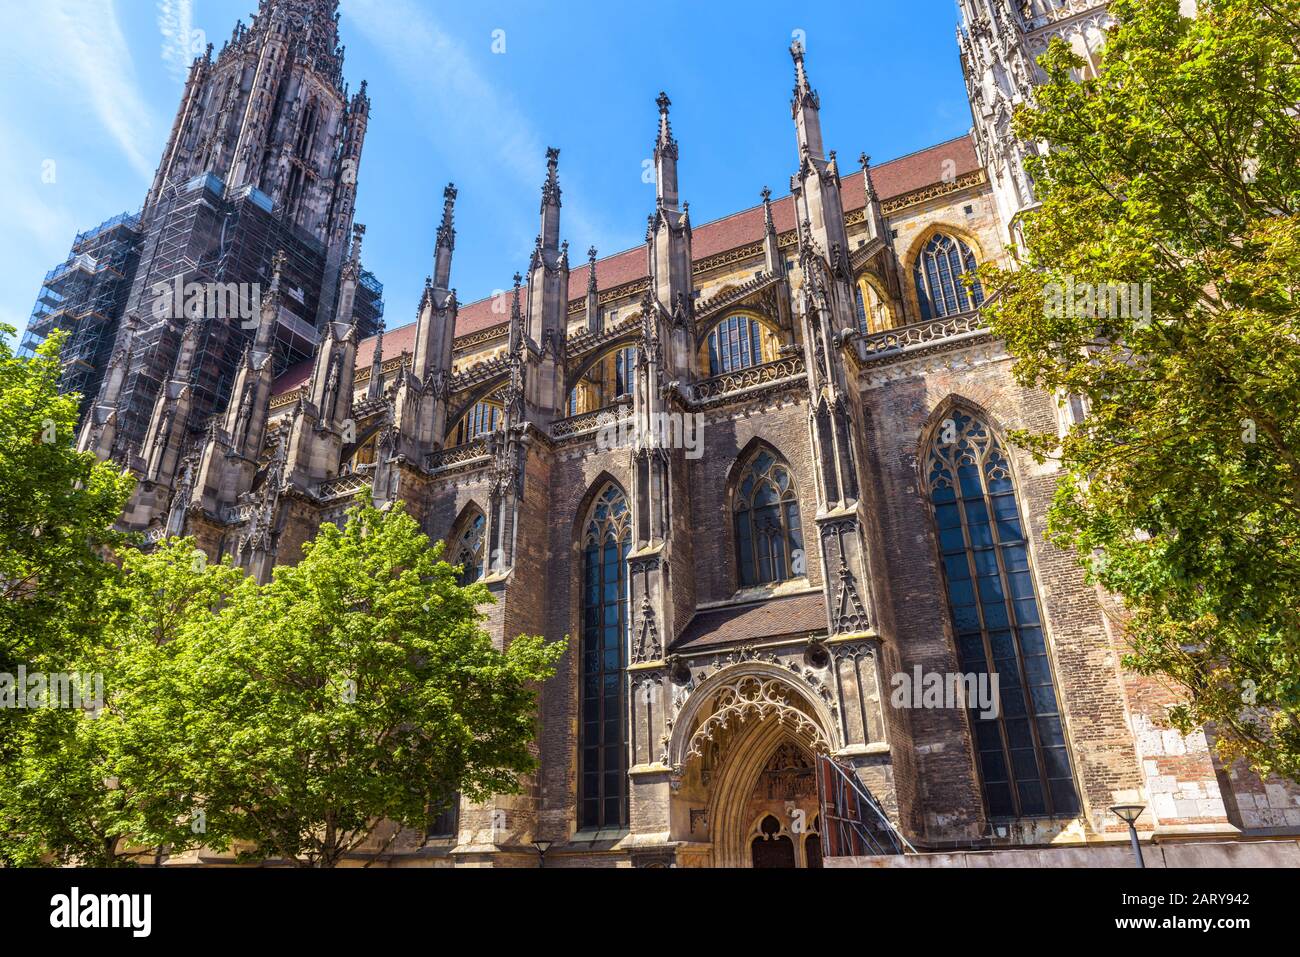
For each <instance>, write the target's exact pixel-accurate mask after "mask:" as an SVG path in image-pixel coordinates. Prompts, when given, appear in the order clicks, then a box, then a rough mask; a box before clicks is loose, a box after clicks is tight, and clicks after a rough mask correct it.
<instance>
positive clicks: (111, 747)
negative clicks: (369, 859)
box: [0, 505, 564, 867]
mask: <svg viewBox="0 0 1300 957" xmlns="http://www.w3.org/2000/svg"><path fill="white" fill-rule="evenodd" d="M441 552H442V548H441V546H440V545H436V546H435V545H433V544H431V543H430V541H429V539H428V537H427V536H425V535H424V534H422V533H421V532H420V530H419V527H418V525H417V524H416V522H415V521H414V520H413V519H412V518H411V517H410V516H409V515H408V514H407V513H406V512H405V511H403V510H402V509H400V508H398V509H394V510H392V511H384V512H381V511H378V510H376V509H374V508H371V507H369V506H362V505H358V506H356V507H354V508H353V509H352V510H350V512H349V515H348V521H347V523H346V524H345V527H344V528H342V529H339V528H338V527H336V526H334V525H331V524H327V525H324V526H323V527H322V528H321V530H320V533H319V535H318V537H317V538H316V540H315V541H314V542H311V543H309V544H308V545H307V546H306V547H305V549H304V557H303V560H302V561H301V562H300V563H299V564H298V565H296V566H293V567H288V566H284V567H280V568H277V569H276V570H275V573H274V577H273V580H272V581H271V582H270V583H268V584H266V585H259V584H258V583H257V582H256V581H254V580H253V579H250V578H246V577H244V576H243V575H242V573H241V572H239V571H238V570H236V569H233V568H231V567H229V566H228V565H209V564H207V563H206V562H205V561H203V560H202V557H201V553H196V550H195V548H194V543H193V541H191V540H188V539H186V540H181V541H174V542H168V543H165V544H164V545H163V546H160V548H159V549H157V550H156V551H154V552H152V553H148V554H146V553H141V552H134V551H128V552H127V553H126V554H125V556H124V560H123V574H122V575H121V577H120V579H117V580H115V581H113V582H111V583H110V585H109V586H108V587H106V588H104V589H103V590H102V591H101V598H100V603H101V609H102V610H101V616H102V618H103V623H104V624H103V630H102V634H103V636H104V640H103V642H102V645H101V646H100V647H99V648H98V649H97V650H96V651H95V652H93V653H91V654H89V655H88V656H87V657H88V662H89V663H88V664H87V666H86V667H93V668H99V669H101V670H102V671H103V673H104V676H105V682H104V683H105V691H106V696H105V697H106V702H105V708H104V710H103V713H102V714H100V716H99V717H97V718H94V717H91V716H89V715H87V714H82V713H79V712H77V713H72V712H66V711H64V712H42V713H40V715H39V717H40V719H41V720H39V721H35V722H32V723H30V724H29V726H28V731H27V737H26V739H25V741H24V748H23V759H22V760H21V761H19V762H16V763H15V764H14V765H12V766H11V767H9V768H7V769H5V773H0V832H3V833H5V834H7V835H11V837H9V838H8V839H7V840H6V841H0V844H5V845H6V849H7V857H8V858H9V860H10V861H12V862H14V863H34V862H36V861H38V860H40V859H41V858H42V857H43V856H45V855H53V856H54V857H55V858H56V859H57V860H60V861H71V862H77V863H83V864H91V863H93V864H98V865H101V866H111V865H121V864H130V863H137V862H141V861H148V860H149V858H150V857H151V855H152V854H153V853H155V851H156V850H157V849H160V848H163V847H166V848H167V849H168V850H169V852H170V853H176V852H178V851H181V850H184V849H186V848H190V847H194V846H196V845H206V846H209V847H214V848H220V849H228V848H230V847H232V846H233V847H235V848H237V849H238V851H239V857H240V860H243V861H252V860H262V859H267V858H280V859H284V860H287V861H291V862H293V863H295V864H298V865H301V866H311V867H332V866H334V865H336V864H338V863H339V862H340V861H341V860H342V859H343V858H344V857H345V856H346V855H347V854H348V853H349V852H350V851H353V850H355V849H357V848H358V847H360V846H361V845H362V844H363V843H364V842H365V841H366V840H367V839H368V838H369V836H370V835H371V834H372V833H373V832H374V829H375V827H376V826H377V825H378V824H379V823H380V822H381V821H385V820H387V821H393V822H397V823H399V824H402V825H405V826H409V827H423V826H424V825H425V824H426V823H427V821H428V816H429V812H430V808H431V807H432V808H438V807H442V806H445V804H446V803H447V802H448V801H449V800H451V799H452V798H453V797H454V796H455V795H456V794H458V793H463V794H465V795H466V796H468V797H469V798H471V799H483V798H486V797H487V796H489V795H491V794H498V793H513V792H516V791H517V790H518V789H519V786H520V785H519V777H520V775H522V774H526V773H528V772H530V771H532V770H534V769H535V760H534V758H533V756H532V752H531V744H532V741H533V738H534V735H535V721H536V691H535V689H536V685H537V683H538V682H541V681H544V680H545V679H547V678H548V677H550V675H551V674H552V673H553V665H554V662H555V661H556V660H557V659H558V657H559V656H560V655H561V654H563V650H564V643H563V642H557V643H553V644H550V645H546V644H544V643H543V642H542V640H541V639H539V638H530V637H520V638H516V639H515V640H514V641H513V642H511V643H510V645H509V647H508V648H507V649H505V651H498V650H496V649H495V648H494V647H493V644H492V641H491V639H490V638H489V636H488V635H487V633H486V632H485V631H484V630H483V627H482V623H483V616H482V613H481V612H480V611H479V606H481V605H482V604H484V603H486V602H488V601H490V600H491V599H490V595H489V593H488V591H487V589H486V588H485V587H484V586H482V585H472V586H469V587H462V586H460V585H459V584H458V583H457V580H456V575H457V570H456V569H455V568H453V567H452V566H451V565H448V564H447V563H446V562H444V561H442V560H441Z"/></svg>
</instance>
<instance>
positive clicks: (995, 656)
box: [926, 409, 1079, 818]
mask: <svg viewBox="0 0 1300 957" xmlns="http://www.w3.org/2000/svg"><path fill="white" fill-rule="evenodd" d="M926 476H927V479H928V487H929V492H930V501H931V503H932V505H933V507H934V519H935V524H936V526H937V531H938V536H939V550H940V552H941V555H942V558H943V566H944V580H945V581H946V583H947V590H948V607H949V610H950V612H951V614H952V622H953V628H954V630H955V633H956V636H957V652H958V657H959V658H960V662H961V668H962V672H963V674H968V675H970V674H973V675H976V676H979V677H980V678H981V679H982V680H983V682H984V684H983V686H984V687H986V688H989V689H991V688H992V687H993V685H992V682H991V681H989V680H988V678H987V676H990V675H996V676H997V679H998V689H999V692H998V697H997V699H996V703H995V704H994V706H993V707H983V706H981V704H980V703H979V702H976V701H972V702H968V711H969V714H970V723H971V730H972V733H973V737H974V739H975V749H976V751H977V753H978V757H979V762H978V763H979V769H980V777H981V780H982V782H983V786H984V800H985V803H986V805H987V807H988V813H989V816H990V817H994V818H1008V817H1034V816H1053V817H1070V816H1073V815H1075V814H1077V813H1078V811H1079V800H1078V796H1077V794H1076V792H1075V787H1074V775H1073V773H1072V771H1071V768H1070V756H1069V752H1068V750H1067V748H1066V743H1065V730H1064V727H1063V725H1062V721H1061V709H1060V706H1059V704H1058V701H1057V694H1056V686H1055V683H1054V681H1053V678H1052V665H1051V661H1050V660H1049V658H1048V654H1047V644H1046V642H1045V641H1044V638H1043V622H1042V616H1041V614H1040V613H1039V604H1038V596H1037V592H1036V590H1035V588H1034V578H1033V570H1032V569H1031V567H1030V562H1029V545H1028V542H1027V541H1026V538H1025V531H1024V525H1023V523H1022V521H1021V518H1020V510H1019V507H1018V504H1017V501H1016V489H1015V483H1014V479H1013V477H1012V474H1011V467H1010V464H1009V463H1008V461H1007V456H1006V453H1005V451H1004V450H1003V448H1002V445H1001V443H1000V442H999V441H998V439H997V437H996V436H995V435H994V434H993V432H992V430H991V429H990V428H989V427H988V424H987V423H985V422H983V421H981V420H980V418H979V417H978V416H976V415H974V414H972V413H970V412H966V411H962V410H960V409H954V410H953V411H952V412H951V414H949V416H948V417H947V418H946V419H945V420H944V421H943V422H942V423H940V426H939V429H938V433H937V435H936V436H935V439H934V442H933V444H932V446H931V448H930V452H929V455H928V458H927V466H926ZM985 704H988V701H987V700H986V701H985Z"/></svg>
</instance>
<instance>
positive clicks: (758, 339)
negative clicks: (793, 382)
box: [705, 313, 777, 376]
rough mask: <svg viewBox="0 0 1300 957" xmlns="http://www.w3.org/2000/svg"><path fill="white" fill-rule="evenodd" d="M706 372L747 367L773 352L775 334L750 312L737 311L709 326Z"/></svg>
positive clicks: (765, 360) (773, 354) (772, 355)
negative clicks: (707, 368) (748, 314)
mask: <svg viewBox="0 0 1300 957" xmlns="http://www.w3.org/2000/svg"><path fill="white" fill-rule="evenodd" d="M705 348H707V349H708V362H709V375H711V376H712V375H722V374H723V373H724V372H735V371H737V370H738V369H748V368H749V367H750V366H756V365H759V364H761V363H763V362H767V361H768V360H769V359H772V358H773V357H774V356H775V353H776V348H777V343H776V337H775V336H774V335H773V334H772V333H771V332H770V331H769V330H767V329H766V328H764V326H763V324H762V323H761V322H759V321H758V320H757V319H755V318H754V317H753V316H747V315H745V314H743V313H738V314H737V315H734V316H728V317H727V318H726V319H723V320H722V321H721V322H720V323H718V324H717V325H716V326H714V327H713V331H712V332H710V333H709V335H708V341H707V342H706V344H705Z"/></svg>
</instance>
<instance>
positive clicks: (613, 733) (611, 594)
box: [578, 485, 632, 829]
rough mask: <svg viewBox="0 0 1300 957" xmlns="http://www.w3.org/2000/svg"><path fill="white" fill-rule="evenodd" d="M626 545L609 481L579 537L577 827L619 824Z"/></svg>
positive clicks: (624, 524)
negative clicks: (580, 551) (580, 608)
mask: <svg viewBox="0 0 1300 957" xmlns="http://www.w3.org/2000/svg"><path fill="white" fill-rule="evenodd" d="M631 546H632V533H631V515H630V513H629V512H628V508H627V498H626V497H625V496H624V495H623V493H622V492H621V491H620V490H619V489H618V487H617V486H615V485H607V486H606V487H605V489H604V490H603V491H602V492H601V493H600V496H599V497H598V498H597V499H596V504H595V506H593V508H592V511H591V517H590V518H589V519H588V520H587V526H586V529H585V530H584V532H583V536H582V575H583V579H582V643H581V654H582V670H581V676H582V677H581V687H580V688H579V698H580V703H579V708H580V710H581V716H582V722H581V727H580V734H579V762H578V764H579V767H578V774H579V779H578V780H579V784H578V787H579V794H578V802H579V814H580V815H581V826H582V827H583V828H584V829H592V828H610V827H623V826H625V825H626V824H627V810H626V809H627V750H626V735H625V733H624V721H625V716H624V713H623V712H624V680H625V679H624V675H623V668H624V666H625V664H626V662H625V661H624V647H625V645H626V644H627V634H628V615H627V573H626V566H627V555H628V552H629V551H630V550H631Z"/></svg>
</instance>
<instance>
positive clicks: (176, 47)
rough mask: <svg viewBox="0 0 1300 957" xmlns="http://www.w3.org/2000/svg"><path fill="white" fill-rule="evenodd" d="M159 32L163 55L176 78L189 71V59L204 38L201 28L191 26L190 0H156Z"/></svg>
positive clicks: (191, 5)
mask: <svg viewBox="0 0 1300 957" xmlns="http://www.w3.org/2000/svg"><path fill="white" fill-rule="evenodd" d="M158 32H159V33H161V34H162V37H163V48H162V58H163V62H164V63H166V64H167V69H168V72H170V73H171V75H172V78H173V79H176V80H184V79H185V77H186V76H187V75H188V74H189V70H190V63H191V62H193V60H194V57H195V55H196V54H197V53H198V52H200V51H199V50H197V49H195V45H196V44H198V45H199V46H200V47H201V46H202V45H203V44H205V43H206V42H207V41H206V40H205V39H204V37H203V32H202V31H201V30H199V31H196V30H195V29H194V4H193V3H192V0H158Z"/></svg>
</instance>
